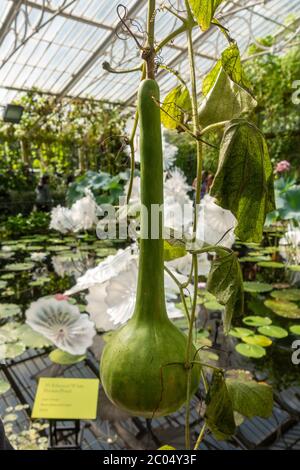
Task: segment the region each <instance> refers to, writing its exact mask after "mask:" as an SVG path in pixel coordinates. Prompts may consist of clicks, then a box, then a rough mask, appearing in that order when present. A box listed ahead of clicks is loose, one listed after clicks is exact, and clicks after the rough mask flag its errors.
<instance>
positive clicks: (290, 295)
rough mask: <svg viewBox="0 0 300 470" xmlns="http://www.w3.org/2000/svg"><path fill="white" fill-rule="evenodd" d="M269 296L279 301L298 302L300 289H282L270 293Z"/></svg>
mask: <svg viewBox="0 0 300 470" xmlns="http://www.w3.org/2000/svg"><path fill="white" fill-rule="evenodd" d="M271 296H272V297H275V299H279V300H292V301H294V302H298V301H300V289H282V290H275V291H273V292H271Z"/></svg>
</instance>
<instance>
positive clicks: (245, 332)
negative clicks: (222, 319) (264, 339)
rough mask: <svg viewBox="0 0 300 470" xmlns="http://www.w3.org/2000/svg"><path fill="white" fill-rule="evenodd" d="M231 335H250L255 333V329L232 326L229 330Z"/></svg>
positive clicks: (240, 336)
mask: <svg viewBox="0 0 300 470" xmlns="http://www.w3.org/2000/svg"><path fill="white" fill-rule="evenodd" d="M229 334H230V336H234V337H235V338H242V337H243V336H250V335H253V331H252V330H249V328H240V327H236V328H232V329H231V330H230V331H229Z"/></svg>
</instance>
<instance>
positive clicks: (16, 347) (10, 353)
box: [2, 342, 26, 359]
mask: <svg viewBox="0 0 300 470" xmlns="http://www.w3.org/2000/svg"><path fill="white" fill-rule="evenodd" d="M2 346H5V349H4V354H3V352H2V354H3V356H2V357H3V359H14V358H15V357H17V356H20V355H21V354H23V352H24V351H25V349H26V347H25V344H23V343H21V342H17V343H6V344H5V345H2Z"/></svg>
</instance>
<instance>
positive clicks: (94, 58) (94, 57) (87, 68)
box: [60, 0, 145, 97]
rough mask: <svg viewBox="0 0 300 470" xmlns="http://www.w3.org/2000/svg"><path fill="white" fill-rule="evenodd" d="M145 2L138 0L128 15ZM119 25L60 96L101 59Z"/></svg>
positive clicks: (66, 92)
mask: <svg viewBox="0 0 300 470" xmlns="http://www.w3.org/2000/svg"><path fill="white" fill-rule="evenodd" d="M144 4H145V2H144V0H136V1H135V2H134V4H133V5H132V7H131V8H129V10H128V16H129V17H131V16H134V15H135V14H136V13H137V12H138V11H139V10H140V8H141V6H143V5H144ZM117 29H118V26H117V27H116V28H114V29H113V30H112V31H111V33H110V34H109V35H108V36H107V38H106V39H105V40H104V41H103V42H102V44H100V46H99V47H98V48H97V49H96V51H95V52H94V53H93V54H92V55H91V57H90V58H89V59H88V60H87V61H86V62H85V63H84V64H83V65H82V66H81V67H80V69H79V70H78V72H77V73H75V74H74V75H73V77H72V78H71V80H70V81H69V82H68V83H67V84H66V85H65V87H64V88H63V90H62V91H61V92H60V96H61V97H63V96H65V95H66V94H68V93H69V91H70V90H71V89H72V88H74V86H75V85H76V84H77V83H78V82H79V81H80V80H81V78H82V77H83V76H84V75H85V74H86V72H87V71H88V70H89V69H90V68H91V67H92V66H93V65H94V64H95V62H96V61H97V60H98V59H99V57H100V56H101V54H102V53H103V52H105V50H106V48H107V47H108V46H109V45H110V43H111V41H112V40H113V39H114V38H115V34H116V31H117Z"/></svg>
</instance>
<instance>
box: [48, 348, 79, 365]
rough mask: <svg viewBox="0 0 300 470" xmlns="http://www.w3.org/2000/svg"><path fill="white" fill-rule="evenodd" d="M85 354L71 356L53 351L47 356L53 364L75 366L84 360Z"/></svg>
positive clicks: (56, 350)
mask: <svg viewBox="0 0 300 470" xmlns="http://www.w3.org/2000/svg"><path fill="white" fill-rule="evenodd" d="M85 357H86V356H85V354H83V355H81V356H73V355H72V354H69V353H67V352H65V351H61V350H60V349H54V351H51V353H50V354H49V358H50V359H51V361H52V362H54V363H55V364H61V365H70V364H77V362H81V361H83V360H84V359H85Z"/></svg>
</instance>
